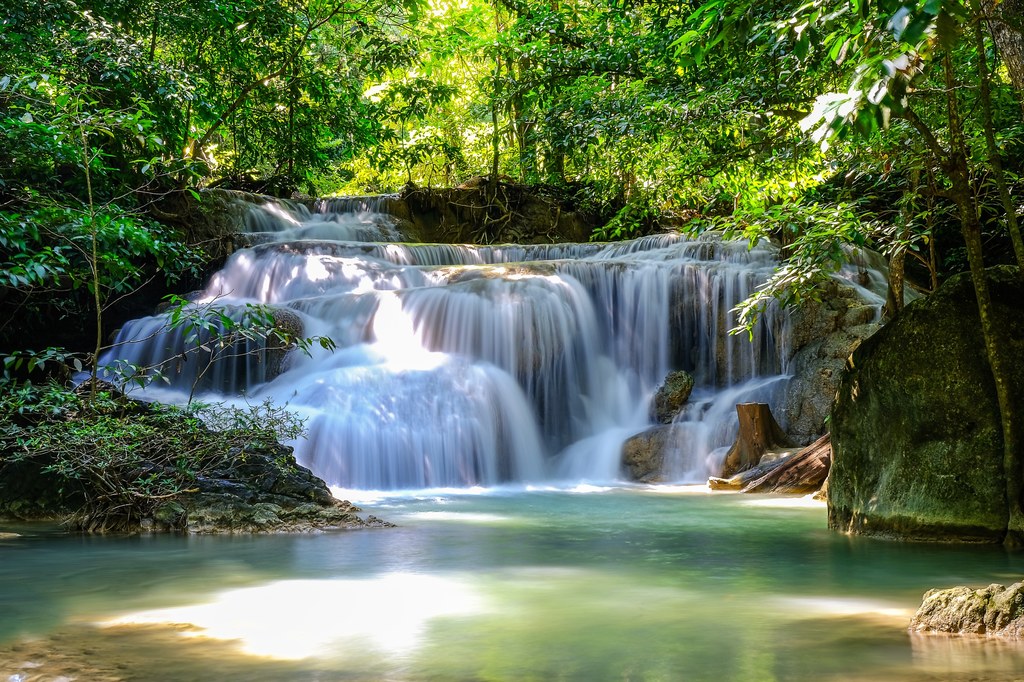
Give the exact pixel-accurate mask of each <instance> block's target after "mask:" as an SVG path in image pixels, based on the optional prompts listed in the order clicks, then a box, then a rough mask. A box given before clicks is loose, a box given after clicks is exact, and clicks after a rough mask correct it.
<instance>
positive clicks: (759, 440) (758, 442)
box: [720, 403, 793, 478]
mask: <svg viewBox="0 0 1024 682" xmlns="http://www.w3.org/2000/svg"><path fill="white" fill-rule="evenodd" d="M736 416H737V417H739V420H740V430H739V433H738V434H737V435H736V442H734V443H733V444H732V447H731V448H729V452H728V453H727V454H726V455H725V462H724V463H723V465H722V472H721V474H720V476H721V477H722V478H729V477H730V476H732V475H733V474H736V473H738V472H741V471H746V470H747V469H750V468H753V467H755V466H757V464H758V463H759V462H760V461H761V456H762V455H764V453H765V452H767V451H768V450H783V449H785V448H789V447H792V446H793V442H792V441H791V440H789V437H788V436H786V434H785V433H784V432H783V431H782V427H781V426H779V424H778V422H776V421H775V417H774V416H772V411H771V408H770V407H768V405H767V404H766V403H740V404H739V405H737V406H736Z"/></svg>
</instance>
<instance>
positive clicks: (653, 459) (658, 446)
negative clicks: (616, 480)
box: [622, 426, 673, 483]
mask: <svg viewBox="0 0 1024 682" xmlns="http://www.w3.org/2000/svg"><path fill="white" fill-rule="evenodd" d="M672 436H673V430H672V427H671V426H655V427H654V428H651V429H648V430H646V431H642V432H640V433H638V434H636V435H635V436H632V437H630V438H629V439H628V440H626V442H625V443H623V444H622V465H623V469H624V470H625V474H626V477H627V478H628V479H629V480H631V481H638V482H640V483H657V482H659V481H661V480H662V478H663V476H664V469H665V454H666V451H667V450H668V448H670V447H671V446H672Z"/></svg>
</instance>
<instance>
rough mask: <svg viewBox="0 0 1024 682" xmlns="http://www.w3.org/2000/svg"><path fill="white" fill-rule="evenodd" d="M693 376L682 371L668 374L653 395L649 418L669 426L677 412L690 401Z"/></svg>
mask: <svg viewBox="0 0 1024 682" xmlns="http://www.w3.org/2000/svg"><path fill="white" fill-rule="evenodd" d="M692 391H693V375H692V374H690V373H689V372H685V371H682V370H679V371H675V372H669V373H668V376H666V377H665V382H664V383H663V384H662V385H661V387H660V388H659V389H658V392H657V393H655V394H654V401H653V403H652V404H651V417H652V418H653V419H654V421H656V422H659V423H661V424H671V423H672V420H673V419H674V418H675V416H676V414H678V413H679V410H681V409H682V407H683V405H685V404H686V401H687V400H689V399H690V393H691V392H692Z"/></svg>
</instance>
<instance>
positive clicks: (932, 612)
mask: <svg viewBox="0 0 1024 682" xmlns="http://www.w3.org/2000/svg"><path fill="white" fill-rule="evenodd" d="M910 629H911V630H914V631H917V632H944V633H949V634H958V635H998V636H1000V637H1008V638H1015V639H1020V638H1021V637H1024V582H1020V583H1015V584H1013V585H1010V586H1009V587H1004V586H1003V585H989V586H988V587H985V588H983V589H980V590H975V589H972V588H970V587H963V586H961V587H951V588H949V589H945V590H929V591H928V592H926V593H925V595H924V599H923V600H922V603H921V607H920V608H919V609H918V610H917V613H916V614H914V618H913V620H911V621H910Z"/></svg>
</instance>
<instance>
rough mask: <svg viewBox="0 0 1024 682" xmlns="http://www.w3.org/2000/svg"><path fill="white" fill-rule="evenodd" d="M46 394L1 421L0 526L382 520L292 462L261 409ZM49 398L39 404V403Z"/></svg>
mask: <svg viewBox="0 0 1024 682" xmlns="http://www.w3.org/2000/svg"><path fill="white" fill-rule="evenodd" d="M61 400H63V401H64V402H63V404H61V405H59V406H55V405H54V404H53V403H54V402H56V400H55V398H54V397H53V395H48V396H45V397H44V398H42V399H40V401H39V402H37V403H35V404H33V405H31V406H30V407H29V409H25V410H24V411H23V412H22V413H20V414H16V415H4V416H5V417H7V420H6V421H7V422H8V424H7V425H6V426H5V427H4V428H3V430H2V431H0V521H3V520H9V521H11V520H16V521H60V522H62V523H64V524H65V525H66V526H67V527H68V528H69V529H71V530H75V531H81V532H121V533H140V532H141V533H154V532H185V533H269V532H310V531H320V530H332V529H342V528H366V527H384V526H389V525H390V524H388V523H386V522H384V521H381V520H380V519H377V518H375V517H373V516H367V517H362V516H360V515H359V514H358V512H360V509H359V508H358V507H356V506H354V505H352V504H351V503H349V502H346V501H343V500H338V499H336V498H335V497H334V496H333V495H332V494H331V492H330V490H329V489H328V487H327V485H326V484H325V483H324V481H322V480H321V479H319V478H317V477H316V476H315V475H313V473H312V472H311V471H310V470H309V469H307V468H305V467H303V466H301V465H299V464H298V462H297V461H296V460H295V457H294V455H293V454H292V448H291V447H289V446H286V445H282V444H281V443H279V442H278V441H277V439H276V433H277V432H276V431H275V429H283V430H285V431H288V430H289V429H291V431H289V435H290V436H291V437H294V435H296V431H295V429H296V428H300V427H301V424H296V423H295V422H294V421H293V420H294V417H292V416H291V415H290V414H288V413H285V412H283V411H280V410H277V409H276V408H273V407H271V406H266V405H264V406H255V407H252V408H250V409H249V410H248V411H246V410H237V409H230V408H217V410H218V411H216V412H214V413H213V414H212V415H211V417H210V418H212V419H215V420H219V423H217V424H215V425H213V426H208V425H207V423H206V422H204V421H203V417H202V415H201V414H200V413H196V412H190V411H187V410H182V409H180V408H171V407H165V406H160V405H156V404H152V405H150V404H145V403H140V402H137V401H133V400H130V399H128V398H125V397H124V396H123V395H120V394H118V393H116V392H114V391H102V392H100V393H99V394H98V395H97V396H95V397H93V398H91V399H86V398H85V397H84V396H83V395H81V394H77V393H76V394H68V395H65V396H63V397H62V398H61ZM47 401H48V402H47Z"/></svg>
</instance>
